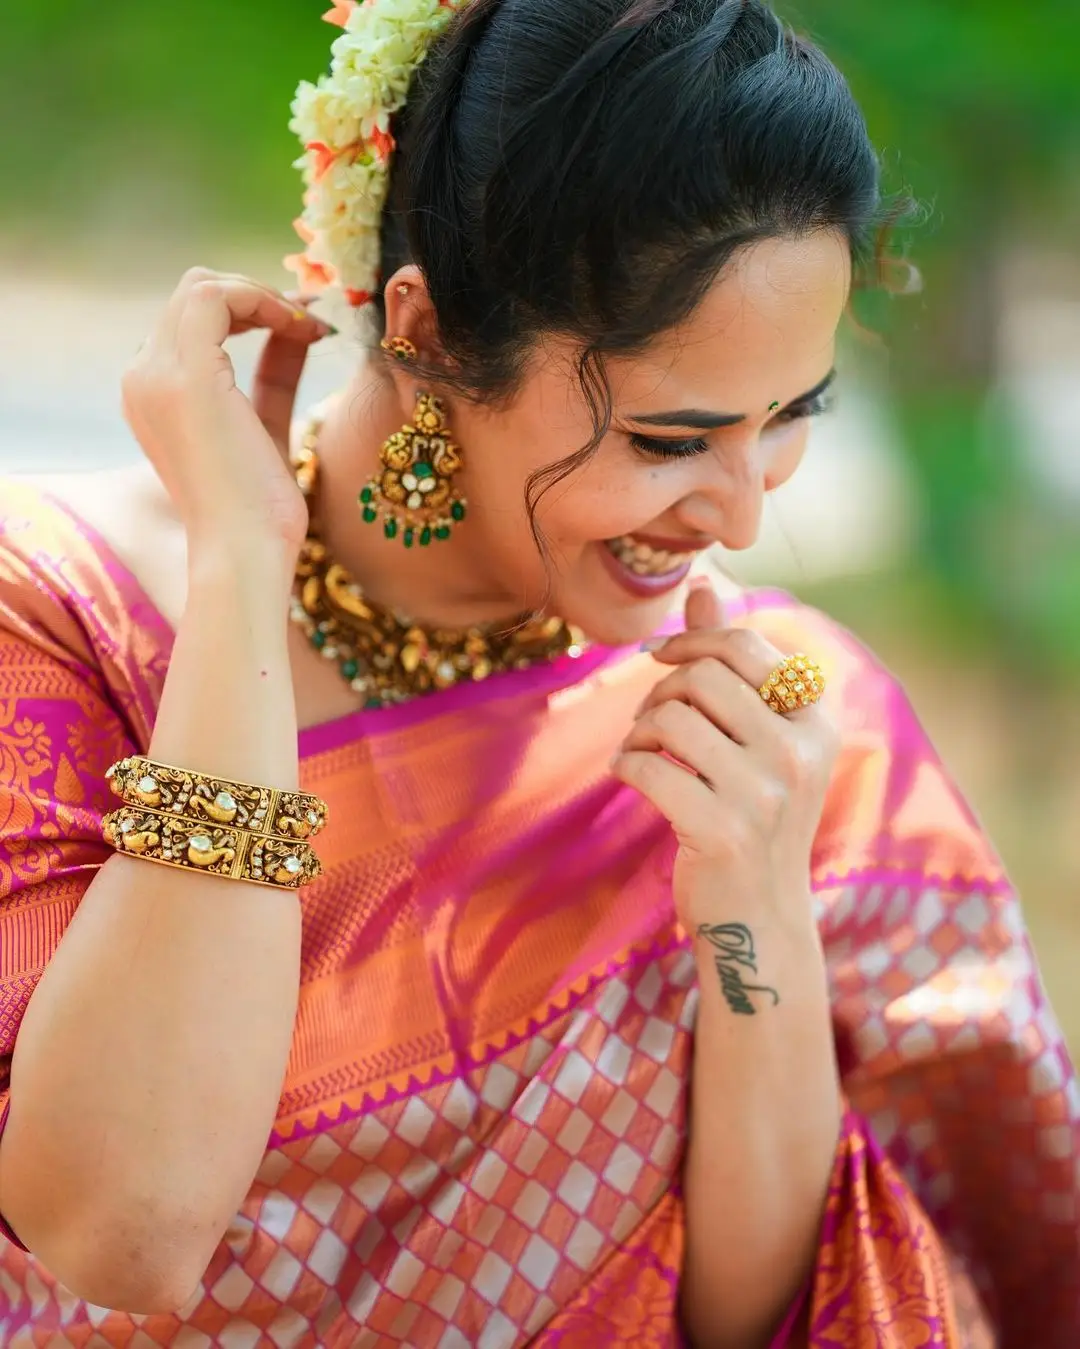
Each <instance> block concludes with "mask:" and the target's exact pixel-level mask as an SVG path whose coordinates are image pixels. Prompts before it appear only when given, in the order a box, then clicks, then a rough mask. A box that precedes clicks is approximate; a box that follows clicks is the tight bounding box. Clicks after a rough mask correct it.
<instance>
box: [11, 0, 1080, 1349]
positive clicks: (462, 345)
mask: <svg viewBox="0 0 1080 1349" xmlns="http://www.w3.org/2000/svg"><path fill="white" fill-rule="evenodd" d="M458 11H461V12H460V13H459V12H458ZM329 17H330V18H331V19H332V20H333V21H335V22H337V23H339V24H342V25H344V28H345V31H344V33H343V35H342V37H341V38H340V39H339V41H338V43H337V44H336V45H335V48H334V59H333V64H332V69H331V74H330V76H329V77H328V78H326V79H324V80H323V81H321V82H320V83H319V84H317V85H305V86H303V88H302V89H301V93H300V95H299V97H298V100H297V104H296V108H295V123H296V127H297V129H298V130H299V131H300V132H301V135H302V139H303V141H304V146H305V163H306V166H307V179H308V182H307V193H306V198H305V213H304V217H303V219H302V221H301V222H300V228H301V231H302V234H303V237H304V239H305V244H306V250H305V253H304V255H303V256H302V257H301V258H299V259H294V265H295V266H297V267H298V269H299V270H300V271H301V273H302V275H303V276H304V278H305V282H306V283H307V285H309V286H311V287H314V288H316V289H321V288H324V287H325V288H330V289H333V290H335V291H339V292H341V295H340V296H339V297H338V298H339V299H340V298H342V297H343V298H344V299H345V300H347V301H350V302H351V303H352V304H354V305H355V306H357V307H360V308H364V309H366V310H368V314H367V317H368V318H370V319H371V320H372V326H373V327H374V329H375V340H373V341H372V342H371V343H370V344H369V346H368V348H367V349H365V350H364V352H363V353H362V354H361V355H360V356H359V358H358V360H357V367H356V371H355V374H354V376H353V379H352V381H351V384H350V385H349V387H347V388H346V389H344V390H342V391H341V393H340V394H339V395H338V396H336V397H334V398H332V399H330V400H329V401H328V402H327V403H326V404H325V405H324V406H322V407H320V408H317V409H313V410H311V411H310V412H309V413H308V414H307V415H306V416H305V417H304V418H303V419H302V420H301V421H300V422H299V423H298V424H296V425H293V424H292V419H293V405H294V400H295V394H296V387H297V383H298V380H299V378H300V374H301V372H302V369H303V366H304V362H305V357H306V355H307V352H308V350H309V349H310V347H311V346H312V345H313V344H314V343H316V342H318V341H319V340H320V339H321V338H322V337H323V336H325V335H326V333H327V332H328V331H329V330H328V328H327V326H326V324H325V323H323V322H322V321H320V320H319V319H316V318H315V317H313V315H312V313H311V311H310V305H311V303H312V296H311V295H310V294H306V293H305V294H304V295H303V296H301V297H300V298H299V299H296V298H292V297H285V296H283V295H281V294H279V293H278V292H276V291H273V290H271V289H269V288H268V287H266V286H264V285H261V284H260V283H258V282H256V281H253V280H250V279H248V278H245V277H239V276H235V275H231V274H225V273H219V272H213V271H209V270H207V269H204V268H196V269H194V270H192V271H191V272H189V273H188V274H187V275H186V276H185V277H184V278H183V279H182V281H181V282H180V284H179V286H178V287H177V288H176V290H175V292H174V294H173V295H172V296H171V298H170V299H169V301H168V303H167V305H166V306H165V308H164V311H163V313H162V315H161V318H160V320H159V322H158V324H157V325H156V327H155V328H154V330H153V331H152V332H151V333H150V335H149V336H148V338H147V341H146V344H145V346H144V347H143V349H142V351H141V352H140V353H139V355H138V357H137V358H136V360H135V361H134V363H133V364H132V366H131V368H130V370H129V371H128V372H127V374H126V376H125V379H124V384H123V395H124V405H125V411H126V414H127V417H128V421H129V423H130V425H131V427H132V430H133V433H134V435H135V436H136V438H137V440H138V441H139V444H140V445H141V447H142V449H143V450H144V451H145V455H146V460H147V464H146V466H145V467H144V468H142V469H140V470H138V471H135V472H132V473H130V474H128V475H126V476H125V475H122V476H120V477H113V478H110V479H109V480H108V481H107V482H104V483H102V482H100V481H99V480H98V479H97V478H95V477H94V476H93V475H87V476H86V477H84V478H79V479H70V480H62V481H53V482H51V483H49V484H47V485H43V484H41V483H34V482H29V483H26V482H24V483H19V484H8V485H5V487H4V496H3V505H2V509H0V773H2V774H3V777H2V779H0V820H4V821H6V822H7V823H6V824H5V830H4V834H3V836H2V838H0V1110H2V1111H3V1116H2V1117H0V1125H2V1126H3V1134H2V1137H0V1210H2V1212H3V1214H4V1219H5V1221H6V1224H7V1229H6V1230H7V1232H8V1236H9V1238H10V1240H7V1241H3V1240H0V1341H2V1342H3V1343H4V1344H5V1345H8V1344H10V1345H12V1346H24V1345H25V1346H38V1345H42V1346H50V1347H51V1346H57V1345H61V1346H63V1345H71V1346H75V1345H81V1344H83V1343H86V1342H90V1341H92V1342H93V1343H102V1344H107V1345H117V1346H120V1345H125V1346H126V1345H132V1344H135V1343H139V1344H144V1343H146V1344H158V1345H173V1344H175V1345H177V1346H180V1345H183V1344H189V1343H196V1342H197V1343H199V1344H207V1345H218V1346H221V1349H240V1346H250V1345H264V1344H265V1345H275V1346H278V1349H282V1347H283V1346H286V1345H297V1346H308V1345H311V1346H315V1345H320V1346H321V1345H326V1346H330V1347H331V1349H338V1347H339V1346H340V1349H351V1347H352V1346H354V1345H370V1346H372V1349H383V1346H386V1347H387V1349H389V1346H395V1345H398V1346H401V1345H406V1346H415V1347H416V1349H467V1346H470V1345H479V1346H481V1349H503V1347H505V1349H512V1347H516V1346H523V1345H534V1346H537V1349H566V1347H567V1346H582V1349H585V1346H587V1347H588V1349H597V1347H598V1346H616V1345H634V1346H652V1347H653V1349H660V1346H672V1347H674V1346H676V1345H678V1344H685V1343H686V1342H689V1343H691V1344H694V1345H698V1346H702V1349H704V1347H705V1346H708V1349H714V1346H715V1347H716V1349H726V1347H727V1346H732V1347H733V1349H763V1347H764V1346H772V1347H774V1349H803V1347H804V1346H810V1347H811V1349H833V1347H834V1346H838V1345H843V1346H848V1347H850V1349H870V1347H871V1346H872V1347H873V1349H907V1346H910V1345H915V1344H918V1345H922V1346H927V1349H973V1347H974V1346H978V1349H983V1347H984V1346H996V1349H1027V1347H1028V1346H1030V1345H1034V1344H1037V1345H1039V1346H1040V1349H1073V1346H1074V1345H1075V1343H1076V1341H1077V1336H1078V1335H1080V1321H1078V1313H1077V1308H1078V1299H1077V1282H1076V1281H1077V1272H1078V1271H1077V1263H1076V1250H1077V1239H1078V1235H1080V1233H1078V1227H1077V1213H1078V1208H1080V1205H1078V1195H1077V1188H1076V1186H1077V1182H1076V1177H1077V1160H1078V1155H1077V1111H1076V1100H1077V1092H1076V1084H1075V1081H1074V1079H1073V1074H1072V1069H1071V1066H1070V1064H1069V1062H1068V1059H1067V1056H1066V1055H1065V1053H1064V1051H1063V1049H1062V1045H1061V1040H1060V1036H1059V1034H1058V1032H1057V1029H1056V1026H1055V1024H1054V1021H1053V1017H1052V1016H1051V1015H1050V1013H1049V1011H1048V1010H1047V1008H1046V1005H1045V1000H1044V999H1043V996H1042V993H1041V988H1040V985H1039V980H1038V974H1037V971H1036V970H1035V968H1034V965H1033V961H1032V957H1031V953H1030V949H1029V947H1028V944H1027V942H1026V938H1025V935H1024V931H1023V924H1022V921H1021V918H1020V915H1019V911H1018V908H1017V904H1016V900H1015V896H1014V895H1013V893H1012V891H1011V889H1010V887H1009V884H1008V881H1007V879H1006V878H1005V877H1004V876H1003V874H1002V872H1001V868H1000V866H999V864H998V862H997V859H996V857H995V855H994V853H993V850H992V849H991V848H990V847H989V845H988V844H987V843H986V842H985V840H984V839H983V838H982V836H981V834H980V831H979V828H978V826H977V824H976V823H975V821H974V820H973V818H972V817H971V815H970V813H969V812H968V811H967V809H966V807H965V806H964V804H963V802H962V801H961V799H960V797H959V795H958V793H957V792H956V790H955V788H954V786H953V785H952V783H951V781H950V779H949V776H948V774H947V772H946V771H945V769H944V768H943V767H942V765H941V763H940V762H939V760H938V758H937V756H936V755H935V754H934V751H933V749H932V748H931V746H930V745H928V744H927V742H926V739H925V736H924V735H923V734H922V732H921V730H920V728H919V725H918V723H917V721H916V719H915V717H914V715H913V713H912V711H911V709H910V707H909V705H908V703H907V701H906V700H905V698H904V696H903V694H902V692H901V691H900V690H899V688H898V687H897V686H896V684H895V682H894V681H893V680H892V679H891V677H890V676H889V675H888V674H887V673H885V671H883V670H882V668H881V667H880V666H879V665H878V664H877V662H876V661H875V660H874V659H873V657H871V656H870V655H869V654H868V653H867V652H866V651H865V650H864V649H862V648H861V647H860V646H859V645H858V643H857V642H855V641H854V639H852V638H851V637H850V636H849V635H847V634H846V633H844V632H843V631H841V630H840V629H839V628H838V627H837V626H836V625H835V624H834V623H832V622H831V621H830V620H829V619H827V618H826V617H824V616H823V615H821V614H818V613H815V612H812V611H810V610H808V609H806V608H805V607H804V606H802V605H800V604H799V603H798V602H797V601H795V600H794V599H792V598H790V597H789V596H786V595H782V594H778V593H776V592H773V591H766V592H748V591H744V590H741V589H738V588H737V587H735V586H733V585H732V586H729V587H727V588H726V589H725V590H724V592H723V594H718V593H717V592H716V591H715V590H714V589H713V587H712V585H711V584H710V583H709V582H708V581H707V580H706V579H705V577H706V571H707V563H706V562H705V560H704V559H703V557H702V555H703V554H704V553H705V552H706V550H708V549H709V548H711V547H713V546H715V545H717V544H719V545H723V546H724V547H726V548H728V549H737V548H744V547H746V546H748V545H749V544H750V543H751V542H753V540H754V538H755V536H756V534H757V530H758V525H759V520H760V515H761V509H762V502H763V500H764V498H765V497H766V495H767V493H768V492H770V491H771V490H773V489H774V488H776V487H778V486H779V485H780V484H781V483H783V482H785V481H787V480H788V479H789V478H790V476H791V475H792V474H793V473H794V472H795V471H796V470H797V468H798V466H799V464H800V462H801V460H802V457H803V455H804V452H805V448H806V436H807V428H808V423H809V418H810V417H812V416H813V415H816V414H817V413H819V412H821V411H822V410H823V409H824V407H825V406H826V403H827V398H828V395H829V392H830V390H831V387H832V384H833V381H834V375H833V371H834V366H835V357H836V350H835V348H836V335H837V330H838V327H839V325H840V323H841V319H842V315H843V313H844V310H845V307H846V305H847V302H848V297H849V292H850V290H851V288H852V285H853V283H854V279H855V278H856V277H857V275H858V271H859V268H860V265H861V263H862V262H863V261H864V260H865V255H866V252H867V249H868V246H869V241H870V239H871V237H872V236H873V233H874V229H875V226H876V223H877V220H878V217H879V214H880V203H879V199H878V173H877V162H876V159H875V156H874V153H873V150H872V147H871V146H870V143H869V141H868V138H867V135H866V129H865V126H864V124H863V120H862V118H861V116H860V114H859V111H858V108H857V107H856V106H855V104H854V102H853V100H852V97H851V95H850V93H849V91H848V89H847V86H846V85H845V83H844V81H843V79H842V77H841V76H840V74H839V73H838V72H837V71H836V69H835V68H834V67H833V66H832V65H831V64H830V63H829V61H828V60H827V59H826V57H825V56H824V55H823V54H822V53H821V52H820V51H819V50H818V49H817V48H816V47H814V46H813V45H811V44H810V43H809V42H807V41H806V40H804V39H802V38H799V37H798V36H796V35H795V34H793V33H792V32H791V31H789V30H788V29H787V28H785V27H784V26H783V25H782V24H781V22H780V21H779V20H778V19H777V18H776V17H775V16H774V15H773V13H772V12H771V11H770V10H769V9H768V8H767V7H766V6H765V5H764V4H763V3H761V0H472V2H471V3H467V2H466V0H460V2H458V0H454V2H452V3H444V2H443V0H366V2H365V3H364V4H353V3H351V0H341V3H339V4H337V5H335V6H334V8H333V10H332V11H331V13H330V16H329ZM253 328H258V329H262V330H264V331H266V332H267V334H268V336H267V341H266V347H265V352H264V356H263V360H262V363H261V366H260V369H259V374H258V378H257V380H256V384H255V388H254V390H253V393H252V396H251V399H250V400H249V399H248V398H247V397H245V395H244V394H243V393H242V392H241V391H240V389H238V387H237V385H236V381H235V377H234V371H233V368H232V365H231V361H230V358H229V356H228V354H227V352H226V350H225V343H226V342H227V339H228V338H229V337H230V336H231V335H232V334H234V333H240V332H246V331H249V330H251V329H253ZM802 653H805V654H802ZM301 786H302V788H303V791H301V790H299V788H300V787H301ZM115 796H119V797H120V798H121V800H120V803H119V805H118V804H117V802H116V800H115V799H113V798H114V797H115ZM5 802H6V803H7V805H6V807H5V804H4V803H5ZM327 807H328V809H329V822H328V823H327ZM324 824H326V825H327V827H326V828H325V831H324V830H323V825H324ZM147 861H151V862H154V863H155V865H154V866H153V867H147V866H146V865H144V864H145V863H146V862H147ZM237 882H245V884H238V883H237ZM301 886H303V887H304V888H303V891H302V898H300V899H299V900H298V898H297V893H298V891H299V890H300V887H301ZM268 1139H269V1142H268V1141H267V1140H268ZM976 1289H977V1290H978V1292H976ZM69 1290H70V1291H69Z"/></svg>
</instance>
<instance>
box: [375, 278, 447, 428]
mask: <svg viewBox="0 0 1080 1349" xmlns="http://www.w3.org/2000/svg"><path fill="white" fill-rule="evenodd" d="M383 300H384V303H385V306H386V333H385V336H386V337H407V338H408V340H409V341H410V342H411V343H412V344H413V346H414V347H415V348H416V350H417V352H418V353H419V358H418V361H417V367H419V368H420V369H422V370H426V371H431V370H436V369H438V367H439V366H440V365H442V364H443V361H444V353H443V348H442V343H441V341H440V339H439V325H438V321H437V318H436V315H435V306H434V305H433V304H432V303H431V297H430V295H429V294H428V289H427V282H426V281H425V280H424V274H423V272H422V271H421V270H420V268H419V267H417V266H415V265H414V264H413V263H409V264H408V265H407V266H405V267H401V268H399V269H398V270H397V271H396V272H395V273H394V275H393V276H392V277H391V278H390V280H389V281H388V282H387V283H386V287H385V289H384V291H383ZM386 363H387V366H388V370H389V374H390V377H391V378H392V379H393V381H394V383H395V385H396V386H397V387H398V390H399V392H400V393H401V394H402V395H403V403H404V405H405V407H406V408H407V410H408V412H409V413H411V412H412V408H413V403H414V402H415V399H416V389H417V384H418V381H419V379H420V376H419V375H418V374H417V368H416V367H412V366H410V363H409V362H407V361H397V360H394V359H393V358H392V357H389V356H388V357H387V359H386ZM429 382H430V380H429Z"/></svg>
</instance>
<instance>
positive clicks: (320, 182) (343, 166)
mask: <svg viewBox="0 0 1080 1349" xmlns="http://www.w3.org/2000/svg"><path fill="white" fill-rule="evenodd" d="M468 3H469V0H364V3H363V4H358V3H357V0H337V2H336V3H335V4H334V6H333V8H332V9H330V10H328V11H327V13H326V14H324V15H323V17H324V18H325V19H326V20H327V22H329V23H332V24H335V25H337V26H338V27H340V28H341V29H342V34H341V36H340V37H339V38H337V39H336V41H335V42H334V45H333V48H332V52H333V59H332V62H331V67H330V73H329V74H328V75H324V76H322V77H321V78H320V79H319V80H318V82H317V83H315V84H311V83H309V82H307V81H305V82H304V83H302V84H301V85H300V88H299V90H298V91H297V94H296V98H295V100H294V102H293V107H292V114H293V115H292V121H291V123H290V126H291V129H292V130H293V131H294V132H295V133H296V135H297V136H298V137H299V138H300V141H301V144H302V145H303V147H304V154H303V156H302V158H301V159H300V160H299V161H298V167H299V168H301V169H302V171H303V174H304V181H305V183H306V186H307V191H306V193H305V197H304V212H303V215H302V216H301V217H300V219H299V221H298V222H297V233H298V234H299V235H300V238H301V239H302V240H303V242H304V245H305V247H304V251H303V253H299V254H294V255H292V256H291V257H289V258H287V259H286V266H287V267H289V268H290V269H291V270H292V271H294V272H296V273H297V274H298V275H299V277H300V281H301V285H302V286H303V288H304V290H305V291H309V292H310V291H315V292H319V291H322V290H325V289H326V288H327V287H329V286H331V285H336V286H338V287H339V288H340V289H341V291H342V292H343V294H344V295H345V297H346V299H347V301H348V302H349V303H350V304H351V305H353V306H362V305H365V304H367V303H369V302H370V301H371V299H372V298H373V297H374V295H375V294H376V292H377V290H378V288H379V283H380V271H381V256H380V253H381V250H380V235H381V225H382V214H383V209H384V207H385V205H386V197H387V193H388V191H389V182H390V164H391V161H392V159H393V154H394V149H395V142H394V137H393V134H392V132H391V129H390V128H391V119H392V118H393V116H394V114H395V113H396V112H398V111H399V109H401V108H402V107H403V106H404V104H405V100H406V99H407V98H408V95H409V86H410V85H411V83H412V79H413V75H414V73H415V72H416V69H417V67H418V66H419V65H420V64H421V63H422V62H423V61H424V59H425V57H426V56H427V53H428V51H429V49H430V47H431V45H432V43H433V42H434V41H435V39H436V38H437V37H438V36H439V34H440V33H442V32H443V31H444V30H445V28H446V26H447V25H448V24H449V23H450V21H451V19H452V18H453V16H454V13H455V12H456V11H457V10H458V9H461V8H464V6H465V5H466V4H468Z"/></svg>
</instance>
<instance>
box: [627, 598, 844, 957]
mask: <svg viewBox="0 0 1080 1349" xmlns="http://www.w3.org/2000/svg"><path fill="white" fill-rule="evenodd" d="M686 625H687V631H686V632H685V633H680V634H679V635H678V636H676V637H673V638H671V640H670V641H668V642H666V643H665V644H664V645H663V646H662V647H660V649H659V650H657V651H655V652H654V656H655V659H656V660H658V661H660V662H661V663H662V664H664V665H671V666H674V667H675V669H674V670H673V672H672V673H671V674H670V675H668V676H667V678H666V679H663V680H662V681H661V682H660V683H659V684H658V685H657V686H656V688H655V689H654V690H653V691H652V693H651V694H650V695H649V697H648V698H647V699H646V700H645V702H644V703H643V704H642V706H641V707H640V708H639V710H638V713H637V717H636V720H635V722H634V726H633V729H632V730H631V731H630V734H629V735H628V736H627V737H626V739H625V741H624V742H623V745H622V747H621V749H620V751H619V754H618V755H617V757H616V759H615V761H614V763H613V765H612V771H613V772H614V773H615V775H616V776H617V777H618V778H620V779H621V780H622V781H623V782H625V783H627V785H629V786H631V787H634V788H636V789H637V790H638V791H639V792H641V794H642V795H643V796H645V797H647V798H648V799H649V800H650V801H651V802H652V803H653V804H654V805H655V806H656V807H657V809H658V810H660V811H661V812H662V813H663V814H664V815H665V816H666V817H667V819H669V820H670V821H671V825H672V828H673V829H674V831H675V834H676V837H677V838H678V841H679V852H678V859H677V863H676V868H675V905H676V909H677V911H678V915H679V918H680V921H681V922H682V923H683V925H684V927H685V928H686V929H687V931H688V932H690V933H692V934H695V935H697V934H701V935H704V936H708V935H709V930H710V929H719V928H723V927H731V928H734V927H743V926H748V925H753V926H754V927H755V928H756V927H757V926H759V925H764V926H766V927H775V926H779V927H780V928H781V929H786V930H788V931H790V932H794V933H797V934H800V935H802V934H806V933H807V932H808V931H810V930H812V928H813V914H812V905H811V900H810V853H811V848H812V846H813V841H814V836H815V834H816V832H817V829H818V825H819V822H820V819H821V812H822V807H823V804H824V799H825V791H826V788H827V786H828V783H829V779H830V776H831V773H832V768H833V764H834V762H835V760H836V755H837V751H838V748H839V737H838V734H837V731H836V728H835V726H834V724H833V722H832V721H831V720H830V718H829V716H828V715H827V713H826V712H825V710H824V708H823V707H822V706H821V704H818V705H816V706H814V707H807V708H804V709H802V710H800V711H797V712H793V713H791V714H789V715H787V716H779V715H777V713H775V712H773V711H772V710H771V709H770V708H769V707H768V706H767V705H766V703H765V702H764V701H763V700H762V698H761V695H760V693H759V692H758V690H759V689H760V687H761V685H762V684H764V683H765V681H766V680H767V679H768V677H769V675H770V674H771V673H772V671H773V670H774V669H776V667H777V666H778V665H779V664H780V663H781V662H782V661H783V660H784V659H785V658H786V656H785V653H784V652H782V651H779V650H778V649H777V648H776V647H775V646H773V645H772V643H771V642H768V641H766V639H765V638H764V637H762V636H761V635H760V634H759V633H756V632H752V631H749V630H746V629H734V628H726V627H724V623H723V611H722V609H721V607H720V602H719V600H718V599H717V597H716V594H715V592H714V591H713V590H712V588H711V587H709V586H707V585H706V586H702V587H700V588H697V589H695V590H693V591H692V592H691V594H690V596H689V598H688V600H687V605H686ZM788 654H790V653H788ZM811 654H812V653H811ZM826 696H827V695H826ZM676 760H677V761H678V762H674V761H676ZM684 765H685V766H684Z"/></svg>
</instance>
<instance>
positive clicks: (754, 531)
mask: <svg viewBox="0 0 1080 1349" xmlns="http://www.w3.org/2000/svg"><path fill="white" fill-rule="evenodd" d="M756 448H757V445H756V442H754V443H751V444H750V445H748V446H746V445H744V446H742V447H740V448H739V449H738V450H737V451H736V450H735V449H734V448H733V449H732V451H731V453H729V454H725V455H724V456H723V459H720V458H719V457H718V456H717V457H714V456H712V455H703V456H702V460H703V463H702V469H703V472H702V476H701V480H700V483H699V484H698V486H697V488H696V489H695V490H694V491H692V492H691V493H690V494H689V495H687V496H686V497H685V498H684V499H683V501H682V503H681V504H680V507H679V510H678V514H679V518H680V519H681V521H682V523H683V524H684V525H686V526H687V527H688V528H690V529H694V530H699V531H700V532H701V533H703V534H708V535H710V536H711V537H712V538H714V539H716V541H717V542H718V543H720V544H722V545H723V547H724V548H726V549H728V550H729V551H730V552H733V553H738V552H743V551H745V549H747V548H751V547H753V545H754V544H755V543H756V542H757V539H758V535H759V534H760V533H761V516H762V510H763V507H764V502H765V493H766V492H767V491H768V490H769V484H768V482H767V480H766V474H765V471H764V469H763V466H762V464H761V463H760V462H759V459H760V456H759V455H758V454H757V453H756V452H755V451H756Z"/></svg>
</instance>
